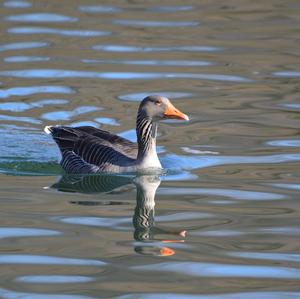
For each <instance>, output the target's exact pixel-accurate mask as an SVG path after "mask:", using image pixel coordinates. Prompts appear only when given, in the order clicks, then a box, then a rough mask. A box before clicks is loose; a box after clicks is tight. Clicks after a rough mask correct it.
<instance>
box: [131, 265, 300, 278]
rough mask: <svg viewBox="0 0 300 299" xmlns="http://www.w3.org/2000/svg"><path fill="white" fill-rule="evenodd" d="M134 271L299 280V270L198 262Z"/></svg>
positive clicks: (143, 267)
mask: <svg viewBox="0 0 300 299" xmlns="http://www.w3.org/2000/svg"><path fill="white" fill-rule="evenodd" d="M132 269H134V270H142V271H154V272H155V271H169V272H176V273H180V274H183V275H189V276H197V277H239V278H240V277H245V278H246V277H248V278H269V279H295V280H298V279H300V269H297V268H292V267H290V268H288V267H275V266H258V265H239V264H221V263H220V264H214V263H199V262H173V263H171V262H165V263H159V264H150V265H141V266H133V267H132Z"/></svg>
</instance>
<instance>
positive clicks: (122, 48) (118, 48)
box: [93, 45, 222, 52]
mask: <svg viewBox="0 0 300 299" xmlns="http://www.w3.org/2000/svg"><path fill="white" fill-rule="evenodd" d="M93 49H94V50H98V51H105V52H214V51H220V50H222V48H219V47H209V46H192V45H191V46H165V47H158V46H157V47H149V46H145V47H141V46H127V45H96V46H94V47H93Z"/></svg>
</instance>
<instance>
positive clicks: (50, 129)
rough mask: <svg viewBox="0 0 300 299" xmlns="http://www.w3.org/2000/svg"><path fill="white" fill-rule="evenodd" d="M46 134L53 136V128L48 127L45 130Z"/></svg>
mask: <svg viewBox="0 0 300 299" xmlns="http://www.w3.org/2000/svg"><path fill="white" fill-rule="evenodd" d="M44 132H45V133H46V134H48V135H49V134H52V133H53V126H46V127H45V128H44Z"/></svg>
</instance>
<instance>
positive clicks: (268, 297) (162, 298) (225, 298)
mask: <svg viewBox="0 0 300 299" xmlns="http://www.w3.org/2000/svg"><path fill="white" fill-rule="evenodd" d="M299 296H300V293H299V292H280V291H274V292H264V291H262V292H242V293H222V294H205V295H201V294H178V293H149V294H148V293H144V294H143V293H142V294H141V293H138V294H128V295H123V296H119V297H117V299H170V298H172V299H241V298H242V299H258V298H259V299H293V298H294V299H296V298H299Z"/></svg>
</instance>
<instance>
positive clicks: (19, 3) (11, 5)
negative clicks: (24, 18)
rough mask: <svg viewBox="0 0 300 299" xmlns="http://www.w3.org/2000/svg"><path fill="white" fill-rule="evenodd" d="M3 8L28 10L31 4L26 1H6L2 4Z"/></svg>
mask: <svg viewBox="0 0 300 299" xmlns="http://www.w3.org/2000/svg"><path fill="white" fill-rule="evenodd" d="M3 6H4V7H7V8H28V7H31V6H32V4H31V3H30V2H27V1H6V2H4V3H3Z"/></svg>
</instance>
